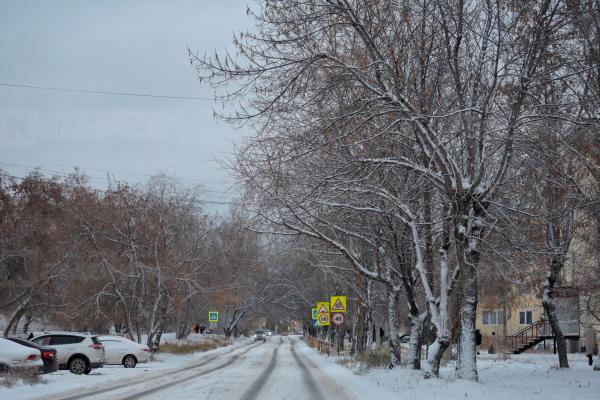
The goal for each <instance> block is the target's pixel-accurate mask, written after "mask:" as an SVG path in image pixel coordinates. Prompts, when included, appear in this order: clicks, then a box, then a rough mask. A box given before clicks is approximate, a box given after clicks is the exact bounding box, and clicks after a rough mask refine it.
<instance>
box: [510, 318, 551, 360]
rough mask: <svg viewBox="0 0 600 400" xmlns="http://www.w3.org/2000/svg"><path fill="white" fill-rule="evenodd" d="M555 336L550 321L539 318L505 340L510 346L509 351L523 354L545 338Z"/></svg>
mask: <svg viewBox="0 0 600 400" xmlns="http://www.w3.org/2000/svg"><path fill="white" fill-rule="evenodd" d="M553 337H554V336H553V335H552V327H551V326H550V322H548V321H544V320H539V321H536V322H534V323H533V324H531V325H529V326H526V327H525V328H523V329H521V330H520V331H518V332H517V333H515V334H514V335H510V336H506V339H505V341H506V343H507V344H508V346H509V347H510V350H509V351H508V352H509V353H511V354H521V353H523V352H524V351H527V350H529V349H530V348H532V347H533V346H535V345H536V344H538V343H541V342H542V341H544V340H545V339H552V338H553Z"/></svg>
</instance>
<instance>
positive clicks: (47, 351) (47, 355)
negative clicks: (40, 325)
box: [6, 337, 58, 374]
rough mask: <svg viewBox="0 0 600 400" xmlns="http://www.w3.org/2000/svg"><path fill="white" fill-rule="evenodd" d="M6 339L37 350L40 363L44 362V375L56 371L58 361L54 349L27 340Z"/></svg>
mask: <svg viewBox="0 0 600 400" xmlns="http://www.w3.org/2000/svg"><path fill="white" fill-rule="evenodd" d="M6 339H8V340H10V341H12V342H15V343H18V344H20V345H22V346H27V347H31V348H33V349H37V350H39V351H40V353H41V354H42V361H43V362H44V370H43V371H44V373H45V374H48V373H50V372H55V371H58V359H57V358H56V349H53V348H52V347H47V346H40V345H39V344H37V343H33V342H30V341H29V340H25V339H19V338H15V337H7V338H6Z"/></svg>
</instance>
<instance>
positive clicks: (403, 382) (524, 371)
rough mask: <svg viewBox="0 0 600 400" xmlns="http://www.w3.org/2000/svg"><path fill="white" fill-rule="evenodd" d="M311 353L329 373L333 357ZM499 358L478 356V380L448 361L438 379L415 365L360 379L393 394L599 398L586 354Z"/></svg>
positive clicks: (598, 381)
mask: <svg viewBox="0 0 600 400" xmlns="http://www.w3.org/2000/svg"><path fill="white" fill-rule="evenodd" d="M307 351H308V352H310V353H312V356H313V357H319V358H321V359H325V360H326V362H327V363H328V364H329V365H330V366H329V367H323V366H321V370H324V371H326V372H327V373H334V371H336V370H337V367H338V365H336V360H337V358H335V357H329V358H328V357H326V356H321V355H320V354H318V353H317V352H316V351H315V350H312V349H308V350H307ZM511 357H512V358H510V359H506V360H502V356H499V355H494V356H491V355H487V354H482V355H481V356H478V360H477V362H478V368H479V379H480V382H479V383H473V382H467V381H460V380H455V379H454V378H453V376H454V366H453V364H448V365H447V366H446V367H445V368H442V370H441V378H440V379H423V375H422V373H421V372H419V371H411V370H407V369H394V370H389V369H383V368H381V369H380V368H377V369H372V370H370V371H368V372H366V373H364V374H360V378H362V379H361V385H363V384H364V385H367V384H368V383H367V382H369V383H371V384H375V385H376V386H378V387H380V388H383V389H386V390H387V391H391V392H394V393H396V395H395V397H394V398H395V399H410V400H421V399H423V400H424V399H427V400H430V399H431V400H434V399H444V400H453V399H482V400H504V399H506V400H514V399H527V400H533V399H544V400H553V399H556V400H564V399H577V400H585V399H595V400H597V399H599V398H600V397H599V393H600V372H594V371H593V370H592V367H590V366H588V362H587V357H585V356H584V355H582V354H570V355H569V363H570V367H571V368H569V369H567V370H559V369H558V368H557V365H558V360H557V357H556V356H554V355H552V354H520V355H513V356H511Z"/></svg>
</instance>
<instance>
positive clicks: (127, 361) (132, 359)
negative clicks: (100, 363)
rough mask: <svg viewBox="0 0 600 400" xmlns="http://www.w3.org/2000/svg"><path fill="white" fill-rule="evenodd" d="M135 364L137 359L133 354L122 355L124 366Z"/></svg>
mask: <svg viewBox="0 0 600 400" xmlns="http://www.w3.org/2000/svg"><path fill="white" fill-rule="evenodd" d="M136 365H137V360H136V359H135V357H134V356H132V355H128V356H125V357H123V366H124V367H125V368H135V366H136Z"/></svg>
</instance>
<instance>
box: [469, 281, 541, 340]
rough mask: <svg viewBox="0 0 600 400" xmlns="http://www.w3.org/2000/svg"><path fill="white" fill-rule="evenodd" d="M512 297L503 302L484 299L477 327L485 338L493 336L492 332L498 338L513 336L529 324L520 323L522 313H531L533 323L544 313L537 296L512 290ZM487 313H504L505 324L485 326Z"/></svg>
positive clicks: (479, 308) (481, 303)
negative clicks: (484, 316) (484, 319)
mask: <svg viewBox="0 0 600 400" xmlns="http://www.w3.org/2000/svg"><path fill="white" fill-rule="evenodd" d="M510 291H511V293H510V296H507V297H508V298H507V299H506V300H505V301H503V302H497V301H486V299H482V301H481V302H480V304H479V307H478V311H477V320H476V323H475V324H476V327H477V329H479V330H480V332H481V335H482V336H483V337H484V338H489V337H491V336H492V332H495V333H496V336H498V337H504V336H506V335H512V334H514V333H516V332H518V331H519V330H521V329H523V328H525V327H526V326H527V325H529V324H521V323H520V318H519V315H520V312H521V311H523V312H525V311H531V322H536V321H539V320H540V319H541V317H542V314H543V313H544V309H543V306H542V304H541V302H540V298H539V296H537V295H534V294H529V293H524V294H520V293H518V291H517V290H516V289H514V288H513V289H510ZM486 311H504V316H505V317H504V323H498V321H496V324H491V325H490V324H484V323H483V313H484V312H486Z"/></svg>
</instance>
